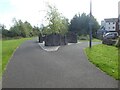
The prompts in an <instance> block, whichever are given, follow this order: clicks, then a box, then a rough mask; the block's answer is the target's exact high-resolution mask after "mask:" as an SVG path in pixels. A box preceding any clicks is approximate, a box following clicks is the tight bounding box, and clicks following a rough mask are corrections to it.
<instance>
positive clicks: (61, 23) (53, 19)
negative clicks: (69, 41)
mask: <svg viewBox="0 0 120 90" xmlns="http://www.w3.org/2000/svg"><path fill="white" fill-rule="evenodd" d="M46 20H47V21H48V23H49V24H48V26H46V27H44V28H43V33H44V34H52V33H59V34H65V33H66V32H67V31H68V19H67V18H65V17H64V16H62V15H61V14H60V13H59V12H58V10H57V8H56V7H55V6H51V5H49V4H48V11H47V15H46Z"/></svg>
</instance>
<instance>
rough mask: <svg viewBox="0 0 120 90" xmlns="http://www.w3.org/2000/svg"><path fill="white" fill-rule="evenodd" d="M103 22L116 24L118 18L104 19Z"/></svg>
mask: <svg viewBox="0 0 120 90" xmlns="http://www.w3.org/2000/svg"><path fill="white" fill-rule="evenodd" d="M104 20H105V22H117V21H118V18H108V19H104Z"/></svg>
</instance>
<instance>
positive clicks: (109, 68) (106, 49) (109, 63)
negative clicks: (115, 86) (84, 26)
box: [85, 44, 120, 80]
mask: <svg viewBox="0 0 120 90" xmlns="http://www.w3.org/2000/svg"><path fill="white" fill-rule="evenodd" d="M85 52H86V54H87V56H88V59H89V60H90V62H92V63H93V64H95V65H96V66H97V67H99V68H100V69H101V70H102V71H104V72H106V73H107V74H108V75H110V76H112V77H114V78H115V79H117V80H118V79H120V77H118V48H116V47H114V46H108V45H103V44H99V45H95V46H93V47H92V48H91V49H90V48H86V49H85Z"/></svg>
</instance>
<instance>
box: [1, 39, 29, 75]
mask: <svg viewBox="0 0 120 90" xmlns="http://www.w3.org/2000/svg"><path fill="white" fill-rule="evenodd" d="M29 39H31V38H22V39H15V40H3V41H2V70H1V71H0V73H3V72H4V70H5V69H6V65H7V64H8V62H9V60H10V58H11V56H12V54H13V53H14V51H15V50H16V48H17V47H19V46H20V44H22V43H23V42H24V41H25V40H29ZM0 65H1V64H0ZM1 75H2V74H1Z"/></svg>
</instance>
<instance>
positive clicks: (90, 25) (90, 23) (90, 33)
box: [89, 0, 92, 48]
mask: <svg viewBox="0 0 120 90" xmlns="http://www.w3.org/2000/svg"><path fill="white" fill-rule="evenodd" d="M89 29H90V31H89V38H90V41H89V47H90V48H91V47H92V0H90V21H89Z"/></svg>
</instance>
